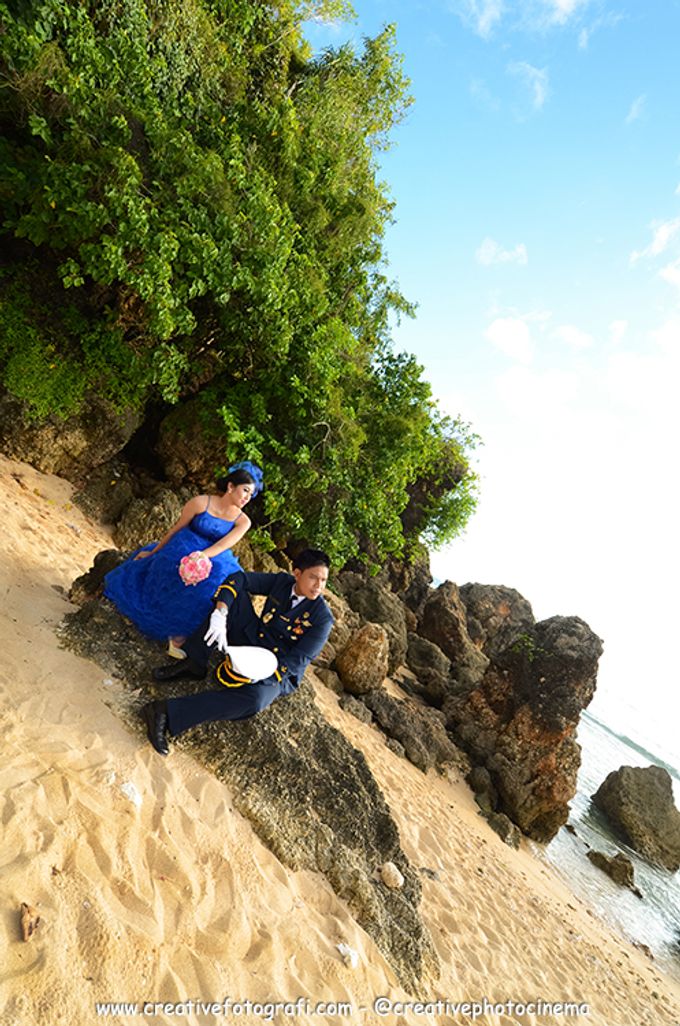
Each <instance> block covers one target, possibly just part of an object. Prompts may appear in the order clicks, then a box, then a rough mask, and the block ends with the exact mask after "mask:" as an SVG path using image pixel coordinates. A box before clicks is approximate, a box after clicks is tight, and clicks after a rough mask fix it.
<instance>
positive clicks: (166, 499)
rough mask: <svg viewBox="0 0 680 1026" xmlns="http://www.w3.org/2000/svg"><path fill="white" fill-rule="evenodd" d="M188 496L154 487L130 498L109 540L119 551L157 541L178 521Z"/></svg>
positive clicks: (181, 491)
mask: <svg viewBox="0 0 680 1026" xmlns="http://www.w3.org/2000/svg"><path fill="white" fill-rule="evenodd" d="M189 498H191V495H190V493H189V492H187V491H186V490H184V489H182V490H179V491H177V490H175V489H170V488H164V487H163V486H162V485H158V486H156V487H154V488H153V489H152V490H151V492H150V494H149V495H147V496H145V497H144V498H141V499H133V500H132V501H131V502H130V504H129V505H128V506H127V508H126V510H125V512H124V513H123V515H122V517H121V518H120V520H119V521H118V523H117V525H116V527H115V530H114V532H113V540H114V541H115V543H116V545H117V546H118V547H119V548H121V549H137V548H140V547H141V546H142V545H146V544H148V543H149V542H152V541H156V542H157V541H159V540H160V539H161V538H162V537H163V535H164V534H165V533H166V532H167V531H168V530H169V529H170V528H171V527H172V525H173V524H175V523H176V522H177V520H178V519H179V516H180V513H181V512H182V507H183V505H184V503H185V502H186V501H187V499H189Z"/></svg>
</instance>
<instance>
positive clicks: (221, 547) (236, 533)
mask: <svg viewBox="0 0 680 1026" xmlns="http://www.w3.org/2000/svg"><path fill="white" fill-rule="evenodd" d="M250 523H251V521H250V517H248V516H246V514H245V513H241V515H240V517H239V518H238V520H237V521H236V523H235V524H234V526H233V527H232V529H231V531H229V532H228V534H225V535H224V537H222V538H220V540H219V541H216V542H215V543H214V544H213V545H211V546H210V547H209V548H207V549H203V555H204V556H209V557H211V558H212V557H213V556H219V554H220V552H225V551H226V549H231V548H233V547H234V545H236V542H237V541H240V540H241V538H242V537H243V535H244V534H245V533H246V531H247V530H248V528H249V527H250Z"/></svg>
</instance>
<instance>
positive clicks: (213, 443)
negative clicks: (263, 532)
mask: <svg viewBox="0 0 680 1026" xmlns="http://www.w3.org/2000/svg"><path fill="white" fill-rule="evenodd" d="M226 441H227V439H226V437H225V432H224V427H221V425H220V419H219V417H217V416H215V414H214V412H213V414H212V415H209V411H208V410H207V408H206V405H205V402H204V400H203V398H202V397H197V398H194V399H188V400H187V401H186V402H182V403H180V404H178V405H177V406H175V407H174V409H173V410H171V411H170V413H169V414H168V415H167V416H166V417H165V418H164V419H163V420H162V421H161V424H160V428H159V432H158V441H157V443H156V452H157V454H158V456H159V458H160V460H161V463H162V465H163V470H164V472H165V475H166V477H167V479H168V481H171V482H172V483H173V484H176V485H177V484H181V483H183V482H187V483H190V484H191V485H192V487H194V488H195V489H196V490H198V491H199V492H200V491H202V490H203V489H205V488H206V487H207V486H208V484H209V483H210V482H211V481H213V480H214V478H215V473H216V472H217V471H218V470H219V469H220V468H223V469H226V467H227V466H228V465H229V464H230V463H231V462H233V459H236V458H239V457H237V456H235V455H234V453H231V454H230V453H229V452H228V450H227V445H226Z"/></svg>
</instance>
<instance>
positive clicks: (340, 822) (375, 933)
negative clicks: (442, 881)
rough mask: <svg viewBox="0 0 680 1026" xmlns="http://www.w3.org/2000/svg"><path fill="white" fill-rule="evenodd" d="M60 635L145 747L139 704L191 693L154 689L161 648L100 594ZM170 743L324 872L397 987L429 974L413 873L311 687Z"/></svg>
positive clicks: (267, 832) (380, 803)
mask: <svg viewBox="0 0 680 1026" xmlns="http://www.w3.org/2000/svg"><path fill="white" fill-rule="evenodd" d="M60 635H61V638H62V641H63V642H64V643H65V644H66V645H67V646H68V647H69V648H71V649H73V650H74V651H75V652H77V653H78V654H79V655H82V656H84V657H85V658H88V659H92V660H94V661H95V662H97V663H98V664H99V665H100V666H101V667H102V668H103V669H104V671H105V673H106V674H108V675H111V676H115V677H117V678H118V679H119V680H121V681H123V682H124V683H125V685H126V690H125V691H124V692H123V693H122V694H121V695H120V696H118V697H117V698H116V697H115V696H114V695H113V694H112V700H115V701H116V702H117V709H118V712H119V713H120V715H121V716H122V717H123V718H124V719H126V720H127V721H128V722H129V724H130V726H131V728H132V729H133V730H134V731H136V732H137V733H138V734H139V737H140V743H143V744H146V743H147V742H146V738H145V735H144V730H143V728H142V726H141V722H140V718H139V706H140V704H141V703H143V702H146V701H148V699H149V698H151V697H160V695H161V693H162V695H164V696H165V695H179V694H184V693H186V692H187V690H191V686H190V685H187V684H186V683H184V684H182V683H177V684H170V685H167V684H166V685H163V687H162V689H161V691H159V690H157V688H156V686H154V685H153V684H151V682H150V668H151V667H152V666H154V665H157V664H158V662H159V661H162V658H163V657H162V653H161V646H160V644H159V643H157V642H152V641H149V640H148V639H146V638H144V637H142V635H140V634H139V633H138V631H136V630H135V628H134V627H133V626H132V625H131V624H130V623H129V622H128V621H126V620H125V619H124V618H123V617H121V616H120V615H119V614H118V612H117V611H116V609H115V608H114V607H113V605H112V604H111V603H110V602H108V601H107V600H106V599H99V600H96V599H95V600H94V601H90V602H87V603H85V605H83V606H82V608H81V609H79V610H78V611H76V612H75V613H72V614H70V615H68V616H67V617H66V619H65V621H64V622H63V624H62V625H61V628H60ZM196 687H197V688H200V687H201V685H196ZM137 689H141V692H142V694H141V695H140V693H139V690H137ZM175 747H178V748H182V749H184V750H185V751H188V752H191V754H192V755H193V756H194V758H196V759H197V760H198V761H199V762H201V763H202V764H203V765H204V766H206V767H207V768H209V769H210V770H212V771H213V772H214V773H215V775H216V776H217V777H218V779H220V780H222V781H224V783H226V784H227V785H228V786H229V787H230V789H231V790H232V792H233V794H234V802H235V804H236V806H237V807H238V809H239V811H240V812H241V813H242V814H243V815H244V816H246V817H247V818H248V819H249V820H250V821H251V823H252V825H253V827H254V829H255V831H256V832H257V834H258V836H259V837H260V838H261V839H262V840H263V842H264V843H265V844H267V846H268V847H269V848H270V849H271V851H273V852H274V854H275V855H276V856H277V857H278V858H279V859H280V860H281V861H282V862H283V863H284V864H285V865H287V866H289V867H290V868H291V869H293V870H295V871H297V870H310V871H312V872H318V873H322V874H323V875H324V876H325V877H326V879H327V880H328V881H329V883H330V884H331V886H332V887H333V889H334V890H335V892H336V893H337V894H338V896H339V897H340V898H342V899H343V900H344V901H346V902H347V905H348V907H349V908H350V910H351V912H352V914H353V915H354V917H355V918H356V919H357V921H358V922H359V924H360V925H361V926H362V927H363V928H364V929H365V930H366V931H367V933H368V934H369V935H370V936H371V937H372V938H373V939H374V941H375V942H376V944H377V945H378V947H379V948H380V950H381V951H382V952H383V954H384V955H385V957H386V958H387V960H388V961H389V962H390V964H391V965H392V967H393V969H394V971H395V973H396V974H397V977H398V978H399V980H400V981H401V984H402V985H403V986H404V987H406V988H407V989H410V990H413V989H414V988H416V987H417V985H418V981H419V980H420V979H421V977H422V976H423V975H424V974H430V973H432V974H433V975H436V973H437V956H436V954H435V951H434V947H433V945H432V942H431V939H430V937H429V934H428V932H427V929H426V927H425V926H424V924H423V922H422V920H421V918H420V913H419V910H418V906H419V902H420V894H421V887H420V881H419V878H418V873H417V872H416V871H415V870H414V868H413V867H412V866H411V864H410V862H409V860H408V857H407V856H406V854H405V853H404V851H403V850H402V848H401V844H400V841H399V832H398V829H397V826H396V823H395V821H394V819H393V818H392V815H391V813H390V810H389V808H388V806H387V804H386V802H385V799H384V797H383V795H382V792H381V791H380V789H379V787H378V785H377V783H376V781H375V779H374V777H373V775H372V773H371V771H370V769H369V767H368V764H367V762H366V760H365V758H364V756H363V754H362V753H361V752H359V751H358V750H357V749H356V748H354V747H353V746H352V745H351V744H350V743H349V742H348V741H346V740H345V738H344V737H343V735H342V734H341V733H340V732H339V731H337V730H336V729H335V728H333V727H332V726H330V724H329V723H328V722H327V721H326V720H325V719H324V718H323V716H322V714H321V713H320V711H319V710H318V708H317V706H316V705H315V703H314V698H313V688H312V687H311V685H310V684H309V682H307V681H306V682H303V684H302V686H301V687H300V689H299V690H298V691H297V692H296V693H295V694H293V695H291V696H288V697H286V698H285V699H281V700H280V701H277V702H275V703H274V704H273V705H272V706H271V707H270V708H269V709H267V710H266V711H265V712H263V713H261V714H260V715H258V716H255V717H253V718H252V719H249V720H245V721H242V722H220V723H211V724H204V725H202V726H201V727H199V728H197V729H195V730H193V731H191V732H189V733H187V734H186V735H184V736H183V737H182V738H180V739H178V740H176V741H174V742H173V748H175ZM385 862H393V863H394V864H395V865H396V866H397V867H398V869H399V871H400V873H401V874H402V876H403V877H404V886H403V887H402V888H401V889H399V890H391V889H390V888H388V887H385V886H384V885H383V884H381V883H380V881H379V880H377V879H376V877H375V869H376V867H377V866H380V865H383V864H384V863H385Z"/></svg>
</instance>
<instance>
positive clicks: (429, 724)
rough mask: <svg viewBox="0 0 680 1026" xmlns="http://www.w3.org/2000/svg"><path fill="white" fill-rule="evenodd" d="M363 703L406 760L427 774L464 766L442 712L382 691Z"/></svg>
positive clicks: (365, 697) (372, 694) (373, 693)
mask: <svg viewBox="0 0 680 1026" xmlns="http://www.w3.org/2000/svg"><path fill="white" fill-rule="evenodd" d="M362 702H363V703H364V705H366V706H368V708H369V709H370V710H371V712H372V713H373V716H374V717H375V720H376V722H377V723H378V724H379V726H380V728H381V729H382V731H383V732H384V733H385V734H386V735H387V736H388V737H391V738H393V739H394V740H395V741H398V742H399V744H400V745H402V746H403V748H404V751H405V752H406V758H407V759H409V761H410V762H412V763H413V764H414V766H417V767H418V769H420V770H422V771H423V773H426V772H427V770H428V769H430V768H431V767H433V766H436V767H438V768H441V767H443V766H445V765H455V766H460V765H461V755H460V752H459V751H458V749H457V748H456V746H455V745H454V744H453V743H452V742H451V739H450V738H449V736H448V734H447V733H446V729H445V727H444V724H443V722H442V719H441V718H440V717H441V713H437V712H436V711H435V710H434V709H428V708H422V707H420V706H418V705H416V703H415V702H413V701H412V700H410V701H402V700H401V699H398V698H393V697H392V696H391V695H388V694H387V692H385V691H382V690H381V691H371V692H369V693H368V694H366V695H363V696H362Z"/></svg>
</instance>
